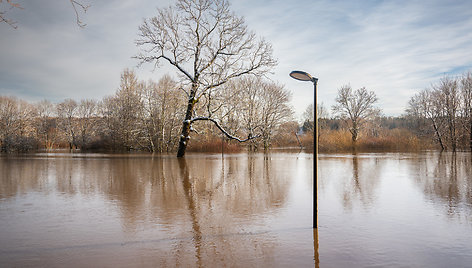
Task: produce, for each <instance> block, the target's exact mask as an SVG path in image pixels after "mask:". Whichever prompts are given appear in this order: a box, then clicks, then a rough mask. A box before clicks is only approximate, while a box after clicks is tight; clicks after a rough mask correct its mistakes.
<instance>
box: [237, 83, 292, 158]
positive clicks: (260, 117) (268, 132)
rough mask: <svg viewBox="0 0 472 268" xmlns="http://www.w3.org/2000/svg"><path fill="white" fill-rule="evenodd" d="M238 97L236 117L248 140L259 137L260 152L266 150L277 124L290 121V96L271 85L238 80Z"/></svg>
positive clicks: (282, 89)
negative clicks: (257, 135) (251, 137)
mask: <svg viewBox="0 0 472 268" xmlns="http://www.w3.org/2000/svg"><path fill="white" fill-rule="evenodd" d="M239 82H240V83H241V85H240V87H239V88H240V89H239V90H238V91H237V92H238V93H239V94H240V96H241V97H242V99H241V102H240V109H238V112H237V113H238V115H239V118H240V120H241V121H242V126H243V129H244V130H245V133H247V135H248V136H253V135H255V134H254V133H256V131H259V132H260V133H261V138H262V142H263V148H264V150H267V149H268V148H269V145H270V142H271V139H272V136H273V135H274V132H275V131H276V130H277V128H278V127H279V125H280V124H282V123H284V122H286V121H288V120H289V119H291V116H292V115H293V111H292V109H291V107H290V106H289V101H290V98H291V95H290V92H288V91H287V89H285V88H284V87H283V86H281V85H278V84H276V83H273V82H267V81H263V80H261V79H257V78H253V77H250V78H249V77H248V78H243V79H240V80H239Z"/></svg>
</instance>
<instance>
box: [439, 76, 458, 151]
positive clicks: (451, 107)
mask: <svg viewBox="0 0 472 268" xmlns="http://www.w3.org/2000/svg"><path fill="white" fill-rule="evenodd" d="M433 90H434V91H437V92H438V93H437V94H438V96H439V101H440V103H441V104H442V107H443V109H444V115H445V119H446V124H447V129H448V132H449V133H448V134H449V135H448V136H449V143H450V145H451V148H452V151H453V152H455V151H456V150H457V117H458V112H459V108H460V104H461V103H460V95H459V88H458V84H457V81H456V80H455V79H451V78H449V77H445V78H443V79H441V81H440V82H439V84H438V85H437V86H433Z"/></svg>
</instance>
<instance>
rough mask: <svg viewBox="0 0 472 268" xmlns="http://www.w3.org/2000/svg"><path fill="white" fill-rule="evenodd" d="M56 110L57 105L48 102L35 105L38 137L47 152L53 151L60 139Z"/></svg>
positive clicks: (35, 125) (35, 124)
mask: <svg viewBox="0 0 472 268" xmlns="http://www.w3.org/2000/svg"><path fill="white" fill-rule="evenodd" d="M55 110H56V108H55V104H53V103H51V102H50V101H48V100H43V101H40V102H38V103H36V104H35V105H34V113H35V115H34V117H35V123H34V127H35V129H36V136H37V138H38V140H39V141H40V142H41V143H42V144H43V145H44V148H46V149H47V150H50V149H53V148H54V146H55V144H56V142H57V139H58V133H57V127H56V113H55Z"/></svg>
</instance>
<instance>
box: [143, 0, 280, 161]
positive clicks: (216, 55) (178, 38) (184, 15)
mask: <svg viewBox="0 0 472 268" xmlns="http://www.w3.org/2000/svg"><path fill="white" fill-rule="evenodd" d="M157 12H158V14H157V16H155V17H153V18H151V19H146V20H145V21H144V23H143V24H142V25H141V26H140V27H139V32H140V33H139V38H138V40H137V41H136V44H137V46H138V47H140V48H141V49H142V50H141V53H139V54H138V55H137V56H136V58H137V59H139V60H140V62H141V63H146V62H149V63H153V64H154V65H158V64H160V63H162V62H166V63H168V64H170V65H171V66H173V67H175V68H176V69H177V70H178V72H179V74H180V77H181V78H182V81H183V83H184V84H186V85H188V86H189V89H188V90H187V92H186V94H187V97H188V102H187V105H186V106H187V108H186V112H185V118H184V120H183V122H182V130H181V135H180V141H179V149H178V152H177V156H178V157H183V156H184V155H185V150H186V148H187V144H188V141H189V138H190V137H189V134H190V130H191V125H192V124H193V123H195V122H197V121H202V120H207V121H211V122H213V123H214V124H215V125H216V126H217V127H218V129H220V130H221V131H222V132H224V133H225V135H226V136H227V137H228V138H231V139H236V140H238V141H241V142H242V141H246V140H249V139H251V138H252V137H248V138H247V139H239V138H237V137H235V136H233V135H231V134H229V133H228V132H227V131H226V130H225V129H224V128H222V127H221V125H220V124H219V122H218V121H217V120H215V119H214V118H211V117H210V116H198V115H196V114H195V110H196V104H197V103H198V102H199V100H200V99H201V98H202V97H203V96H205V95H206V94H209V92H210V91H213V93H214V92H215V91H217V90H219V89H220V88H221V86H222V85H223V84H225V83H227V82H228V81H230V80H231V79H233V78H236V77H240V76H243V75H247V74H255V75H260V74H263V73H265V72H267V71H269V70H270V69H271V68H272V67H273V66H274V65H275V64H276V61H275V60H274V59H273V57H272V47H271V45H270V44H269V43H267V42H266V41H264V40H262V39H261V40H257V39H256V36H255V34H254V33H252V32H249V31H248V29H247V26H246V25H245V22H244V20H243V18H241V17H238V16H236V15H235V14H234V13H232V12H231V11H230V9H229V2H228V1H227V0H178V1H177V3H176V4H175V6H173V7H169V8H165V9H158V11H157Z"/></svg>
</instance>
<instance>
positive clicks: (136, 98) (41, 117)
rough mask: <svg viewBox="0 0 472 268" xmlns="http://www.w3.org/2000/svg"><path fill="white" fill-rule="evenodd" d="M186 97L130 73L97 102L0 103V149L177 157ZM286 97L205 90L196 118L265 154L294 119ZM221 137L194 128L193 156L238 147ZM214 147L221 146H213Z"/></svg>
mask: <svg viewBox="0 0 472 268" xmlns="http://www.w3.org/2000/svg"><path fill="white" fill-rule="evenodd" d="M185 94H186V93H185V91H184V90H183V88H182V85H179V84H178V83H176V82H175V81H174V80H173V79H172V78H171V77H170V76H164V77H162V78H161V79H160V80H159V81H158V82H155V81H152V80H150V81H147V82H143V81H139V80H138V78H137V77H136V74H135V73H134V72H133V71H131V70H124V71H123V73H122V74H121V83H120V87H119V88H118V90H117V91H116V93H115V94H114V95H112V96H109V97H105V98H103V99H102V100H93V99H84V100H80V101H75V100H72V99H66V100H64V101H62V102H60V103H57V104H55V103H52V102H50V101H47V100H44V101H41V102H38V103H28V102H26V101H24V100H20V99H17V98H16V97H8V96H0V150H1V151H2V152H27V151H32V150H41V149H46V150H51V149H57V148H68V149H71V150H72V149H80V150H107V151H149V152H171V151H175V150H176V148H177V145H178V141H179V138H180V137H179V131H180V129H181V127H182V120H183V118H184V114H183V113H184V112H185V107H186V104H187V101H188V100H187V96H186V95H185ZM290 97H291V96H290V93H289V92H288V91H287V90H286V89H285V88H284V87H283V86H281V85H278V84H275V83H272V82H269V81H265V80H262V79H259V78H244V79H238V80H235V81H232V82H231V83H227V84H226V85H225V86H224V88H222V89H219V90H218V92H212V91H209V92H208V93H207V94H206V95H205V96H202V98H201V100H200V101H199V102H198V104H197V108H196V109H195V111H194V113H195V115H196V116H198V114H199V113H200V114H206V115H208V114H210V115H211V116H212V118H214V120H218V122H219V125H220V126H222V127H224V128H225V129H226V130H227V131H230V132H231V133H232V134H235V135H239V136H242V137H244V136H248V135H254V134H253V133H256V132H257V133H260V137H259V138H258V139H254V140H252V141H251V142H250V143H249V146H250V147H251V148H252V149H254V150H255V149H257V148H268V147H269V146H270V145H271V143H272V139H273V137H274V136H275V135H276V133H277V130H278V129H279V126H280V125H281V124H283V123H285V122H287V121H289V120H291V119H292V114H293V112H292V109H291V107H290V106H289V101H290ZM219 133H220V132H219V131H216V127H215V125H214V124H211V122H199V123H198V124H195V128H193V129H192V137H191V138H192V139H193V138H196V140H197V141H193V142H192V144H194V150H211V149H212V148H211V147H212V146H213V147H215V148H218V149H220V148H221V146H223V147H225V148H233V150H234V149H238V148H239V146H235V145H234V144H233V143H231V142H229V141H227V140H226V139H224V137H222V136H221V135H220V134H219ZM215 140H216V141H218V142H219V141H221V142H220V143H219V144H218V145H215V144H214V143H215ZM189 149H190V150H191V149H192V148H191V147H190V148H189Z"/></svg>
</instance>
